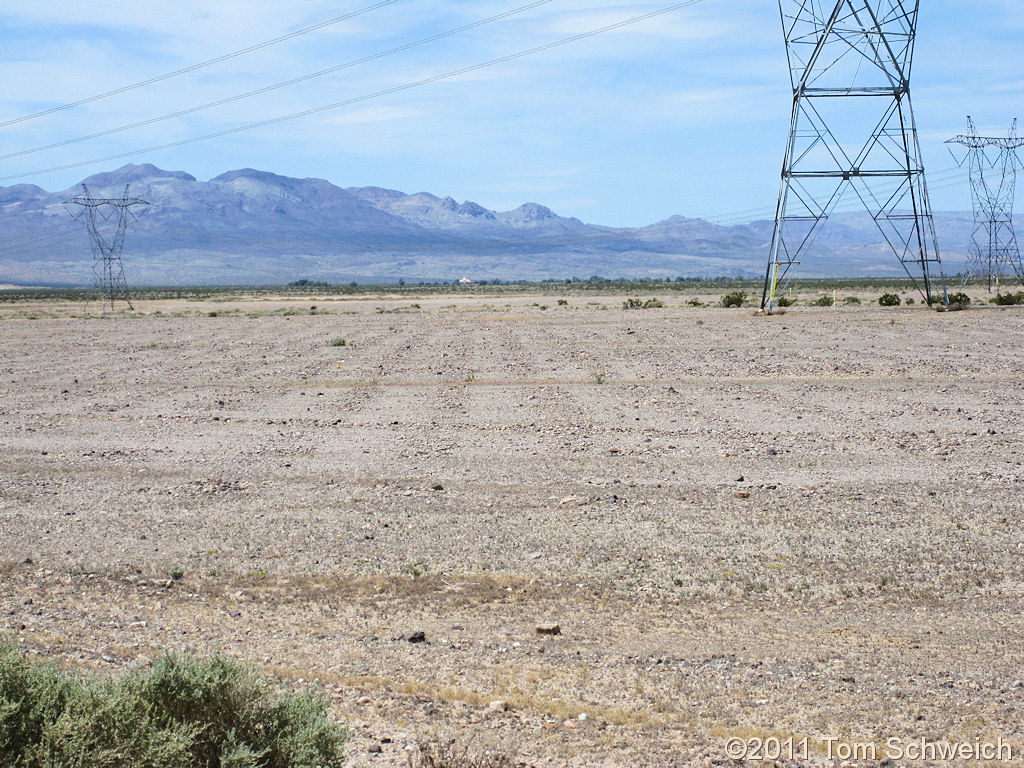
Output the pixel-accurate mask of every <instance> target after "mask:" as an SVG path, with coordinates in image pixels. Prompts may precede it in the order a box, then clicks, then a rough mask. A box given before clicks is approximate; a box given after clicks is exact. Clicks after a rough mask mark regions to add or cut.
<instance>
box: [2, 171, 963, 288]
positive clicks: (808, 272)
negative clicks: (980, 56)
mask: <svg viewBox="0 0 1024 768" xmlns="http://www.w3.org/2000/svg"><path fill="white" fill-rule="evenodd" d="M85 183H86V184H87V185H88V187H89V190H90V192H91V194H92V195H93V196H94V197H97V198H100V197H120V196H121V194H122V193H123V191H124V188H125V186H126V185H129V186H130V195H131V196H133V197H135V196H138V197H141V198H144V199H146V200H148V201H149V202H150V203H151V205H150V206H148V207H146V208H144V209H143V208H136V209H133V210H134V211H135V212H137V213H140V214H141V215H140V217H139V219H138V220H137V221H133V222H131V225H130V227H129V230H128V236H127V240H126V245H125V252H124V258H125V267H126V271H127V273H128V275H129V280H130V282H132V283H134V284H259V283H279V282H287V281H291V280H296V279H300V278H307V279H316V280H327V281H331V282H349V281H352V280H356V281H359V282H373V281H397V280H398V279H405V280H406V281H407V282H411V281H417V280H453V279H458V278H462V277H468V278H471V279H476V280H494V279H501V280H515V279H545V278H564V277H569V276H580V277H588V276H590V275H594V274H599V275H603V276H606V277H618V276H629V277H644V276H650V277H667V276H671V277H674V276H677V275H703V276H714V275H738V274H742V275H750V276H755V275H757V274H759V273H761V272H762V271H763V269H764V266H763V265H764V260H765V258H766V254H767V251H768V245H769V241H770V239H771V231H772V225H771V222H763V221H762V222H753V223H751V224H744V225H739V226H719V225H716V224H712V223H710V222H707V221H703V220H701V219H689V218H685V217H683V216H673V217H671V218H669V219H666V220H664V221H660V222H657V223H654V224H651V225H649V226H646V227H638V228H612V227H604V226H598V225H594V224H586V223H584V222H582V221H580V220H579V219H575V218H565V217H562V216H559V215H557V214H556V213H554V212H553V211H551V210H550V209H549V208H546V207H544V206H543V205H539V204H537V203H526V204H524V205H521V206H520V207H518V208H516V209H515V210H512V211H491V210H488V209H486V208H484V207H483V206H481V205H478V204H477V203H474V202H471V201H465V202H462V203H459V202H457V201H455V200H453V199H452V198H451V197H443V198H441V197H437V196H435V195H433V194H430V193H427V192H418V193H415V194H405V193H403V192H398V191H395V190H389V189H381V188H379V187H358V188H357V187H353V188H348V189H342V188H339V187H337V186H335V185H333V184H331V183H330V182H327V181H324V180H323V179H294V178H289V177H285V176H278V175H275V174H272V173H267V172H263V171H257V170H252V169H244V170H236V171H229V172H227V173H224V174H221V175H220V176H217V177H216V178H213V179H211V180H210V181H205V182H203V181H198V180H197V179H196V178H195V177H194V176H191V175H189V174H187V173H184V172H181V171H164V170H161V169H159V168H156V167H155V166H153V165H148V164H147V165H127V166H124V167H123V168H120V169H118V170H115V171H111V172H107V173H100V174H96V175H94V176H90V177H89V178H87V179H85ZM79 194H81V187H80V186H76V187H73V188H71V189H68V190H64V191H61V192H56V193H49V192H47V191H46V190H43V189H41V188H39V187H37V186H33V185H27V184H20V185H16V186H11V187H0V282H7V283H20V284H85V283H89V282H91V266H92V255H91V251H90V248H89V240H88V237H87V234H86V231H85V227H84V225H83V223H82V222H80V221H75V220H74V219H73V218H72V216H71V215H69V214H70V213H74V212H76V211H78V210H80V209H76V208H75V207H74V206H70V211H69V210H68V207H66V206H64V205H63V201H65V200H67V199H69V198H71V197H75V196H77V195H79ZM937 219H938V225H939V228H940V237H942V239H943V242H944V243H947V245H945V246H944V248H945V250H944V253H945V258H946V263H947V271H948V272H956V271H957V270H959V269H960V268H961V267H962V260H963V251H964V250H965V249H966V248H965V245H966V243H967V241H968V240H969V238H970V228H971V217H970V214H963V213H955V214H940V215H939V216H937ZM108 226H109V222H108ZM879 241H880V238H879V236H878V235H877V232H876V230H875V229H874V226H873V224H872V222H871V221H870V219H869V218H868V217H867V216H864V215H861V214H838V215H837V216H835V217H834V219H833V221H831V222H830V226H829V229H828V231H827V232H826V233H825V234H823V237H822V238H821V241H820V244H819V245H820V247H819V251H820V256H819V257H817V258H815V259H813V260H808V261H807V262H806V263H805V264H804V265H803V266H802V268H801V275H803V276H808V277H810V276H823V275H859V274H874V275H888V274H898V273H899V272H900V267H899V265H898V263H897V262H896V260H895V259H894V258H893V257H892V256H891V254H890V253H889V252H888V251H887V249H886V247H885V246H884V244H882V243H880V242H879Z"/></svg>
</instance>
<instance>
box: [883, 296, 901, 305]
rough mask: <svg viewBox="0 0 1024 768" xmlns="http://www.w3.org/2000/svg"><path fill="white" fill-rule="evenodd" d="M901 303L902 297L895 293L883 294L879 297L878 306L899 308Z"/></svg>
mask: <svg viewBox="0 0 1024 768" xmlns="http://www.w3.org/2000/svg"><path fill="white" fill-rule="evenodd" d="M900 303H901V302H900V297H899V296H897V295H896V294H895V293H883V294H882V295H881V296H879V297H878V304H879V306H882V307H898V306H899V305H900Z"/></svg>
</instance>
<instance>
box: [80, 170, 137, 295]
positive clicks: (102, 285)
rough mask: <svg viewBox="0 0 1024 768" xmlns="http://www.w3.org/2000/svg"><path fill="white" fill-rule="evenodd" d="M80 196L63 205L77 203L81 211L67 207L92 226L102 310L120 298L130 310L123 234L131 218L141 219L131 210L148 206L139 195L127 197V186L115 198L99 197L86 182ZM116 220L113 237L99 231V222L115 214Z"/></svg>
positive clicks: (97, 292) (91, 231) (97, 288)
mask: <svg viewBox="0 0 1024 768" xmlns="http://www.w3.org/2000/svg"><path fill="white" fill-rule="evenodd" d="M82 192H83V193H84V194H83V195H81V196H80V197H73V198H71V199H70V200H65V201H64V206H65V207H68V206H71V205H77V206H79V207H80V210H78V211H72V210H71V209H70V208H68V213H70V214H71V215H72V216H73V217H74V218H75V219H82V218H84V219H85V223H86V226H87V227H88V228H89V238H90V240H91V242H92V257H93V264H92V271H93V275H94V278H95V285H96V296H97V298H98V299H99V300H100V302H101V306H102V308H103V309H106V308H107V306H108V305H109V307H110V309H113V308H114V302H115V301H116V300H117V299H119V298H120V299H123V300H124V302H125V303H126V304H127V305H128V308H129V309H135V307H133V306H132V302H131V299H130V298H129V297H128V283H127V281H126V280H125V277H124V265H123V264H122V263H121V251H122V249H123V248H124V235H125V231H126V230H127V229H128V219H129V218H131V219H132V220H135V219H138V215H137V214H136V213H135V212H134V211H133V210H132V208H134V207H135V206H138V205H149V203H148V202H147V201H145V200H143V199H142V198H140V197H128V187H127V186H125V188H124V195H122V196H121V197H120V198H115V199H100V198H95V197H93V196H92V195H91V194H90V192H89V188H88V187H87V186H86V185H85V184H83V185H82ZM115 216H116V217H117V218H116V222H115V224H114V226H113V227H112V229H113V230H114V233H113V236H112V237H111V239H109V240H108V239H107V238H106V237H104V235H103V234H102V233H101V232H100V226H99V221H104V222H105V221H110V220H111V219H112V218H114V217H115Z"/></svg>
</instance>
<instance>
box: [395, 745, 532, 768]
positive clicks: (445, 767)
mask: <svg viewBox="0 0 1024 768" xmlns="http://www.w3.org/2000/svg"><path fill="white" fill-rule="evenodd" d="M515 764H516V761H515V759H514V757H513V756H512V754H511V752H510V750H508V749H505V748H502V747H493V748H490V749H487V748H484V747H478V748H475V749H471V748H470V747H468V746H465V745H460V744H456V743H455V741H454V740H448V741H443V742H421V743H420V744H417V745H416V749H415V751H414V752H412V754H411V755H410V756H409V766H410V768H513V766H514V765H515Z"/></svg>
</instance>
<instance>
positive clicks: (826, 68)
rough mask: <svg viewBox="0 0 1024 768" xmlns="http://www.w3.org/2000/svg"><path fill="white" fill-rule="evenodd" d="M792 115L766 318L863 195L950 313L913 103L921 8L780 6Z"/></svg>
mask: <svg viewBox="0 0 1024 768" xmlns="http://www.w3.org/2000/svg"><path fill="white" fill-rule="evenodd" d="M779 10H780V13H781V16H782V25H783V30H784V33H785V39H786V53H787V56H788V58H789V70H790V78H791V82H792V86H793V112H792V118H791V121H790V128H789V144H788V146H787V148H786V155H785V161H784V163H783V168H782V187H781V189H780V192H779V202H778V208H777V209H776V213H775V231H774V234H773V236H772V244H771V251H770V254H769V258H768V270H767V273H766V275H765V282H764V293H763V294H762V298H761V307H762V309H771V308H772V307H774V306H775V302H776V296H777V295H778V292H779V290H780V288H781V287H782V286H784V285H785V283H786V282H787V280H788V278H789V272H790V270H791V269H792V268H793V267H794V266H796V265H797V264H799V263H800V262H801V260H802V259H803V258H804V257H805V256H807V255H808V254H809V252H810V250H811V248H812V246H813V244H814V241H815V238H816V237H817V236H818V234H819V230H820V229H821V225H822V224H824V223H825V222H826V221H827V220H828V218H829V215H830V214H831V213H832V212H833V211H835V210H836V206H837V205H838V204H839V203H840V201H841V200H842V198H843V197H844V195H847V194H848V193H851V192H852V193H853V195H854V196H856V198H857V199H859V200H860V202H861V203H862V204H863V206H864V208H865V209H866V210H867V212H868V213H869V214H870V215H871V218H872V219H873V220H874V222H875V224H877V226H878V229H879V230H880V231H881V234H882V236H883V237H884V238H885V242H886V243H887V244H888V246H889V248H891V249H892V251H893V252H894V253H895V255H896V257H897V258H898V259H899V261H900V263H901V264H902V265H903V268H904V269H905V270H906V272H907V274H908V275H909V276H910V278H911V279H912V280H913V281H914V284H915V286H916V287H917V288H918V289H919V290H920V291H921V293H922V294H923V296H924V298H925V301H927V302H928V303H929V304H931V303H932V297H933V289H934V285H933V283H934V282H935V278H934V277H933V274H934V273H936V272H937V273H938V275H939V283H940V286H941V292H940V298H939V300H940V301H942V302H943V303H945V302H946V301H947V299H946V290H945V280H944V278H942V277H941V275H942V265H941V262H940V260H939V251H938V245H937V242H936V237H935V224H934V222H933V220H932V214H931V208H930V205H929V202H928V190H927V187H926V185H925V178H924V166H923V164H922V161H921V148H920V145H919V143H918V137H917V128H916V127H915V124H914V114H913V110H912V108H911V103H910V70H911V63H912V59H913V53H914V35H915V31H916V28H917V11H918V1H917V0H838V1H837V0H779Z"/></svg>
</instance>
